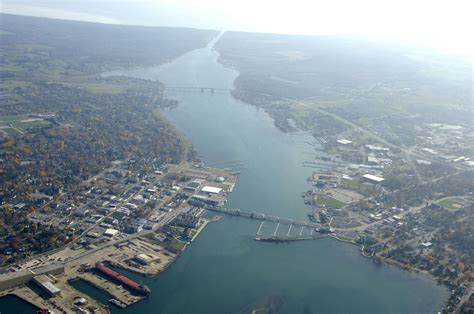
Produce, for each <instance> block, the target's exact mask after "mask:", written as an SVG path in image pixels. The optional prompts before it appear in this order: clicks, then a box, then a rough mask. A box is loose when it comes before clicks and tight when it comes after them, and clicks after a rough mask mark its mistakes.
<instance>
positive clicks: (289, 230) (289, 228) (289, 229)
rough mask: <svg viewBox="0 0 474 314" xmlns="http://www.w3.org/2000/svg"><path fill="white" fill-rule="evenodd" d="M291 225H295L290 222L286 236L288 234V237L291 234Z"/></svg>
mask: <svg viewBox="0 0 474 314" xmlns="http://www.w3.org/2000/svg"><path fill="white" fill-rule="evenodd" d="M291 227H293V224H290V226H289V227H288V232H287V233H286V236H287V237H289V236H290V232H291Z"/></svg>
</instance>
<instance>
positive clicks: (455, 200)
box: [437, 197, 465, 209]
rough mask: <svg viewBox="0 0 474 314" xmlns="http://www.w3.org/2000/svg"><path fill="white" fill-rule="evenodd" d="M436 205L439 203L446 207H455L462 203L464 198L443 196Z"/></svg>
mask: <svg viewBox="0 0 474 314" xmlns="http://www.w3.org/2000/svg"><path fill="white" fill-rule="evenodd" d="M437 203H438V205H441V206H443V207H445V208H447V209H457V208H459V207H461V206H463V205H464V203H465V202H464V200H463V199H462V198H461V197H450V198H445V199H443V200H441V201H439V202H437Z"/></svg>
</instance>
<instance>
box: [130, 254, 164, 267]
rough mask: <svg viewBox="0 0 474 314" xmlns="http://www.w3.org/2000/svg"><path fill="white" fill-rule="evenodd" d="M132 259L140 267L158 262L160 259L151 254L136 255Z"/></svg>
mask: <svg viewBox="0 0 474 314" xmlns="http://www.w3.org/2000/svg"><path fill="white" fill-rule="evenodd" d="M133 259H134V260H135V261H137V262H138V263H140V264H142V265H150V264H151V263H154V262H159V261H160V258H159V257H158V256H155V255H153V254H138V255H135V257H134V258H133Z"/></svg>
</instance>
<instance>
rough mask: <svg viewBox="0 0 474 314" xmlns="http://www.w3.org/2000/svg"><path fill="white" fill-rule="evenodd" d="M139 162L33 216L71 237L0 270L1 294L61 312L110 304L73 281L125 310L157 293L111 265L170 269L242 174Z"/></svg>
mask: <svg viewBox="0 0 474 314" xmlns="http://www.w3.org/2000/svg"><path fill="white" fill-rule="evenodd" d="M134 164H135V161H134V160H128V161H126V162H115V163H114V165H113V166H112V167H110V168H108V169H106V170H104V171H102V172H101V173H100V174H98V175H96V176H94V177H92V178H90V179H89V180H87V181H85V182H84V183H83V184H81V187H80V189H81V190H80V192H76V196H77V197H74V198H71V197H69V196H68V194H67V193H64V194H62V195H61V197H60V198H59V199H58V200H44V204H42V205H41V207H40V209H39V210H38V211H36V212H35V213H32V214H31V215H30V216H29V217H28V218H29V219H30V220H31V221H32V222H34V223H36V224H38V225H40V226H43V227H45V228H55V229H60V230H62V231H64V232H65V233H66V234H67V237H68V238H69V239H70V241H69V242H68V243H67V245H66V246H64V247H61V248H59V249H57V250H53V251H49V252H47V253H45V254H40V255H32V256H31V257H27V258H26V259H23V260H21V261H19V262H18V263H15V264H13V265H10V266H9V267H8V269H9V272H8V273H5V274H3V275H0V289H1V292H0V293H1V295H7V294H13V295H17V296H19V297H20V298H22V299H24V300H26V301H28V302H30V303H32V304H34V305H35V306H37V307H38V308H48V309H50V308H53V309H57V310H58V311H59V312H61V313H76V312H84V313H86V312H87V311H88V312H92V313H107V312H108V311H109V310H108V307H107V306H105V307H104V305H102V304H100V303H99V302H97V301H96V300H94V299H91V298H90V297H89V296H87V295H84V294H83V293H81V292H79V291H78V290H75V289H74V288H73V285H74V282H75V281H84V282H86V283H88V284H89V285H91V286H93V287H97V288H98V289H100V290H103V291H104V292H105V293H107V294H108V295H109V296H110V300H109V301H110V303H111V304H113V305H114V306H118V307H120V308H124V307H127V306H130V305H132V304H134V303H136V302H138V301H140V300H142V299H143V298H144V297H145V296H146V295H147V294H149V293H153V292H152V291H149V289H148V288H147V287H143V286H141V285H140V284H138V283H136V282H134V281H133V280H131V279H128V278H126V277H125V276H123V275H120V274H119V273H117V272H115V271H113V270H112V269H111V268H119V269H125V270H128V271H131V272H134V273H137V274H141V275H144V276H155V275H157V274H159V273H160V272H161V271H163V270H164V269H166V268H167V267H168V265H170V264H171V263H172V262H173V261H174V260H175V259H176V258H177V256H179V254H180V252H182V251H183V250H184V249H185V247H186V246H187V245H188V244H189V243H191V242H192V241H193V240H194V239H195V238H196V237H197V236H198V234H199V233H200V232H201V231H202V230H203V228H205V226H206V224H208V223H209V222H212V221H216V220H218V219H219V217H217V216H216V217H210V218H209V217H208V218H205V217H204V216H203V215H204V213H205V207H206V206H211V207H213V206H223V205H224V203H225V202H226V197H227V195H228V193H231V192H232V190H233V188H234V185H235V182H236V178H237V173H235V172H229V171H224V170H220V169H215V168H208V167H203V165H202V164H190V163H187V162H183V163H180V164H177V165H172V164H169V165H163V166H161V167H158V168H157V169H156V170H154V171H153V172H152V173H139V172H138V173H137V172H135V171H132V170H130V169H131V168H134V166H133V165H134ZM20 205H21V204H20ZM19 245H21V243H19ZM22 251H24V252H26V251H27V249H26V248H25V249H24V250H22ZM4 254H7V255H8V254H12V253H11V252H8V251H7V252H4ZM119 284H121V285H119ZM71 285H72V286H71Z"/></svg>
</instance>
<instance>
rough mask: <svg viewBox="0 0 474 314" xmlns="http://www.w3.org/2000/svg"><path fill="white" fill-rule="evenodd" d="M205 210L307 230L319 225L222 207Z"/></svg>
mask: <svg viewBox="0 0 474 314" xmlns="http://www.w3.org/2000/svg"><path fill="white" fill-rule="evenodd" d="M206 209H208V210H212V211H216V212H220V213H224V214H228V215H233V216H240V217H246V218H250V219H257V220H264V221H273V222H278V223H280V224H287V225H293V226H300V227H309V228H318V227H320V226H319V225H317V224H315V223H311V222H306V221H298V220H293V219H291V218H282V217H278V216H271V215H266V214H263V213H259V212H247V211H244V210H240V209H238V208H224V207H207V208H206Z"/></svg>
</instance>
